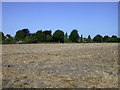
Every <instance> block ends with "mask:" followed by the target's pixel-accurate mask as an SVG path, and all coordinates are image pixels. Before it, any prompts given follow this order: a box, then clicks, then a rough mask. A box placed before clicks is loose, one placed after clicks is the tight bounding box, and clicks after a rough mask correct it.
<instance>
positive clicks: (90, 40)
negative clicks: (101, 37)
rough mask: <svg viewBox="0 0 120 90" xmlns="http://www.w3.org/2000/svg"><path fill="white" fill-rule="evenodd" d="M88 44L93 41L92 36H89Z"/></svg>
mask: <svg viewBox="0 0 120 90" xmlns="http://www.w3.org/2000/svg"><path fill="white" fill-rule="evenodd" d="M87 42H88V43H90V42H92V39H91V36H90V35H88V38H87Z"/></svg>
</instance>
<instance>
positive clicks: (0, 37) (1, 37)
mask: <svg viewBox="0 0 120 90" xmlns="http://www.w3.org/2000/svg"><path fill="white" fill-rule="evenodd" d="M4 40H5V36H4V33H3V32H0V44H2V43H3V42H4Z"/></svg>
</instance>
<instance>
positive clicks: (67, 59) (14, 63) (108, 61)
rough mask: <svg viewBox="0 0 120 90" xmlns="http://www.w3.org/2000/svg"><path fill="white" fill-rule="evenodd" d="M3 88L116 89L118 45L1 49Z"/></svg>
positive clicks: (38, 45)
mask: <svg viewBox="0 0 120 90" xmlns="http://www.w3.org/2000/svg"><path fill="white" fill-rule="evenodd" d="M2 48H3V52H2V70H3V71H2V72H3V81H2V82H3V84H2V85H3V87H5V88H7V87H14V88H19V87H25V88H32V87H33V88H93V87H96V88H117V87H118V44H117V43H86V44H16V45H3V46H2Z"/></svg>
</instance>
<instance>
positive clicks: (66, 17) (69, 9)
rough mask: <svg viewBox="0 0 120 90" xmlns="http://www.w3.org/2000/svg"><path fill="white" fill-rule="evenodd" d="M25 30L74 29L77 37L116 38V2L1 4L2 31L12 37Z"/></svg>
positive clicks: (65, 30) (32, 31)
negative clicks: (77, 33)
mask: <svg viewBox="0 0 120 90" xmlns="http://www.w3.org/2000/svg"><path fill="white" fill-rule="evenodd" d="M24 28H27V29H29V30H30V32H31V33H35V32H36V31H38V30H43V31H44V30H52V33H54V31H56V30H58V29H59V30H63V31H64V32H65V33H66V32H67V33H68V34H70V32H71V31H72V30H73V29H77V30H78V32H79V35H83V37H87V36H88V35H91V36H92V37H94V36H95V35H97V34H100V35H103V36H104V35H109V36H112V35H118V3H117V2H2V31H3V32H4V34H5V35H6V34H10V35H12V36H14V35H15V33H16V31H18V30H21V29H24Z"/></svg>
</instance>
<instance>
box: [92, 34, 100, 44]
mask: <svg viewBox="0 0 120 90" xmlns="http://www.w3.org/2000/svg"><path fill="white" fill-rule="evenodd" d="M93 41H94V42H102V36H101V35H99V34H98V35H96V36H95V37H94V38H93Z"/></svg>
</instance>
